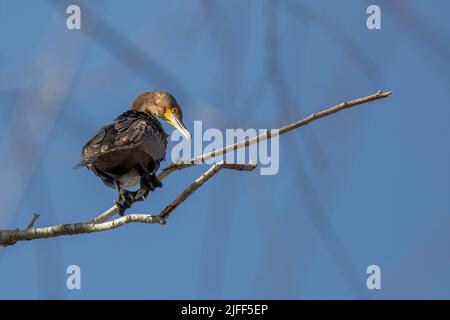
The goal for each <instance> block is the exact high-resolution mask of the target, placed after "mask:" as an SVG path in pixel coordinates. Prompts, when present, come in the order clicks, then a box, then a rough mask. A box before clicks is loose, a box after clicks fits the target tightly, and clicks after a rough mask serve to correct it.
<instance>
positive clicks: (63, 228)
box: [0, 161, 256, 246]
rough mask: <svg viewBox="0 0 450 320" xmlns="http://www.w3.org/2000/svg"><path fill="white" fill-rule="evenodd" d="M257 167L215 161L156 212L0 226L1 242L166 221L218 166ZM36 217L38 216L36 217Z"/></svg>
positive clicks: (215, 171)
mask: <svg viewBox="0 0 450 320" xmlns="http://www.w3.org/2000/svg"><path fill="white" fill-rule="evenodd" d="M254 168H256V164H254V163H249V164H229V163H226V162H224V161H221V162H219V163H216V164H214V165H213V166H211V167H210V168H209V169H208V170H207V171H206V172H205V173H203V174H202V175H201V176H200V177H199V178H197V179H196V180H195V181H194V182H193V183H192V184H191V185H190V186H189V187H187V188H186V189H185V190H184V191H183V192H182V193H181V194H180V195H179V196H178V197H177V198H176V199H175V200H173V201H172V202H171V203H170V204H169V205H168V206H166V207H165V208H164V210H162V211H161V212H160V213H159V214H158V215H151V214H129V215H126V216H124V217H121V218H118V219H115V220H111V221H108V222H103V223H93V222H85V223H71V224H60V225H56V226H51V227H45V228H27V229H25V230H0V245H3V246H8V245H13V244H15V243H16V242H18V241H25V240H34V239H44V238H52V237H59V236H65V235H74V234H82V233H92V232H100V231H107V230H112V229H116V228H119V227H121V226H124V225H126V224H129V223H135V222H138V223H159V224H165V223H166V221H167V219H168V218H169V216H170V214H171V213H172V212H173V211H174V210H175V209H176V208H177V207H178V206H179V205H180V204H181V203H182V202H183V201H185V200H186V199H187V198H188V197H189V196H190V195H191V194H192V193H194V192H195V191H196V190H197V189H198V188H200V187H201V186H202V185H203V184H205V183H206V181H208V180H209V179H210V178H212V177H213V176H214V175H216V173H217V172H219V171H220V170H221V169H230V170H240V171H251V170H253V169H254ZM36 219H37V218H36Z"/></svg>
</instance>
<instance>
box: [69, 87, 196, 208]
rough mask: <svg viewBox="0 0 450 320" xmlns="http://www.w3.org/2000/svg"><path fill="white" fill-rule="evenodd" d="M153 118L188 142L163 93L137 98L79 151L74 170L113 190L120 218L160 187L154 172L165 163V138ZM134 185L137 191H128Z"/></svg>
mask: <svg viewBox="0 0 450 320" xmlns="http://www.w3.org/2000/svg"><path fill="white" fill-rule="evenodd" d="M157 118H160V119H163V120H165V121H167V122H168V123H169V124H171V125H172V126H174V127H175V128H177V129H178V130H180V131H181V133H183V135H184V136H185V137H186V138H187V139H190V138H191V135H190V133H189V131H188V130H187V129H186V127H185V125H184V124H183V114H182V112H181V108H180V106H179V105H178V103H177V101H176V100H175V98H174V97H173V96H172V95H171V94H170V93H167V92H164V91H152V92H145V93H143V94H141V95H140V96H138V97H137V98H136V100H135V101H134V102H133V104H132V106H131V109H130V110H129V111H126V112H124V113H123V114H121V115H120V116H119V117H117V118H116V119H115V120H114V123H112V124H109V125H107V126H104V127H102V128H101V129H100V130H98V131H97V133H96V134H95V135H94V137H93V138H92V139H91V140H89V141H88V142H87V143H86V144H85V145H84V147H83V148H82V150H81V157H82V160H81V161H80V162H79V164H78V165H77V166H76V168H80V167H84V166H85V167H87V168H88V169H89V170H91V171H92V172H94V173H95V174H96V175H97V176H99V177H100V178H101V179H102V181H103V183H104V184H105V185H107V186H108V187H111V188H116V189H117V191H118V193H119V196H118V199H117V201H116V205H117V207H118V209H119V213H120V215H123V213H124V211H125V210H126V209H127V208H129V207H130V206H131V204H132V203H133V202H134V201H141V200H143V199H144V198H145V197H147V195H148V193H149V191H153V190H154V189H155V188H157V187H161V186H162V184H161V181H159V179H158V177H157V175H156V171H157V170H158V168H159V164H160V161H162V160H164V159H165V156H166V148H167V137H168V135H167V134H166V133H165V132H164V129H163V127H162V125H161V123H160V122H159V121H158V119H157ZM137 185H140V188H139V190H137V191H130V190H128V189H129V188H133V187H135V186H137Z"/></svg>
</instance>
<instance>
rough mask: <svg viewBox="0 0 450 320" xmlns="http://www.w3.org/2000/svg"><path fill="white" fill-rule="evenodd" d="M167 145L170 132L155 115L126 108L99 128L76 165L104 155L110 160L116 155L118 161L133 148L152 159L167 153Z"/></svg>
mask: <svg viewBox="0 0 450 320" xmlns="http://www.w3.org/2000/svg"><path fill="white" fill-rule="evenodd" d="M166 147H167V135H166V133H165V132H164V130H163V128H162V126H161V124H160V123H159V121H158V120H157V119H156V118H154V117H150V116H148V115H146V114H144V113H142V112H137V111H127V112H125V113H123V114H122V115H120V116H119V117H117V118H116V120H115V121H114V123H113V124H110V125H108V126H105V127H103V128H101V129H100V130H98V132H97V133H96V134H95V135H94V137H93V138H92V139H91V140H89V141H88V142H87V143H86V145H85V146H84V147H83V149H82V151H81V156H82V160H81V161H80V162H79V163H78V164H77V165H76V166H75V168H81V167H84V166H87V165H89V164H96V163H97V162H98V161H102V160H101V159H108V160H107V161H111V159H114V158H117V159H116V160H117V161H119V159H118V158H121V157H123V156H124V155H126V154H127V152H129V151H131V150H133V149H139V150H142V151H144V152H146V153H147V154H148V155H149V156H151V157H152V159H153V160H156V161H160V160H162V159H164V157H165V154H166ZM116 154H117V156H118V157H115V155H116ZM119 155H120V156H119Z"/></svg>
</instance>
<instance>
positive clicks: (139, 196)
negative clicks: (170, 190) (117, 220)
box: [134, 188, 150, 201]
mask: <svg viewBox="0 0 450 320" xmlns="http://www.w3.org/2000/svg"><path fill="white" fill-rule="evenodd" d="M149 192H150V190H149V189H148V188H141V189H139V190H138V191H137V192H136V195H135V196H134V201H143V200H144V199H145V198H147V196H148V194H149Z"/></svg>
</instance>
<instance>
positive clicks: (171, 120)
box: [164, 110, 191, 140]
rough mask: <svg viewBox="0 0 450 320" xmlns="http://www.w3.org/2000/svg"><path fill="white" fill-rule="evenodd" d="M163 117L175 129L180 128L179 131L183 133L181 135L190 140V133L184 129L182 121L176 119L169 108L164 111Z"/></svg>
mask: <svg viewBox="0 0 450 320" xmlns="http://www.w3.org/2000/svg"><path fill="white" fill-rule="evenodd" d="M164 118H165V119H166V121H167V122H168V123H170V124H171V125H172V126H174V127H175V128H176V129H178V130H180V132H181V133H182V134H183V136H185V137H186V139H188V140H191V134H190V132H189V131H188V129H186V126H185V125H184V123H183V120H181V119H178V118H177V117H176V116H175V115H174V114H173V113H172V111H170V110H166V111H165V112H164Z"/></svg>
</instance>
